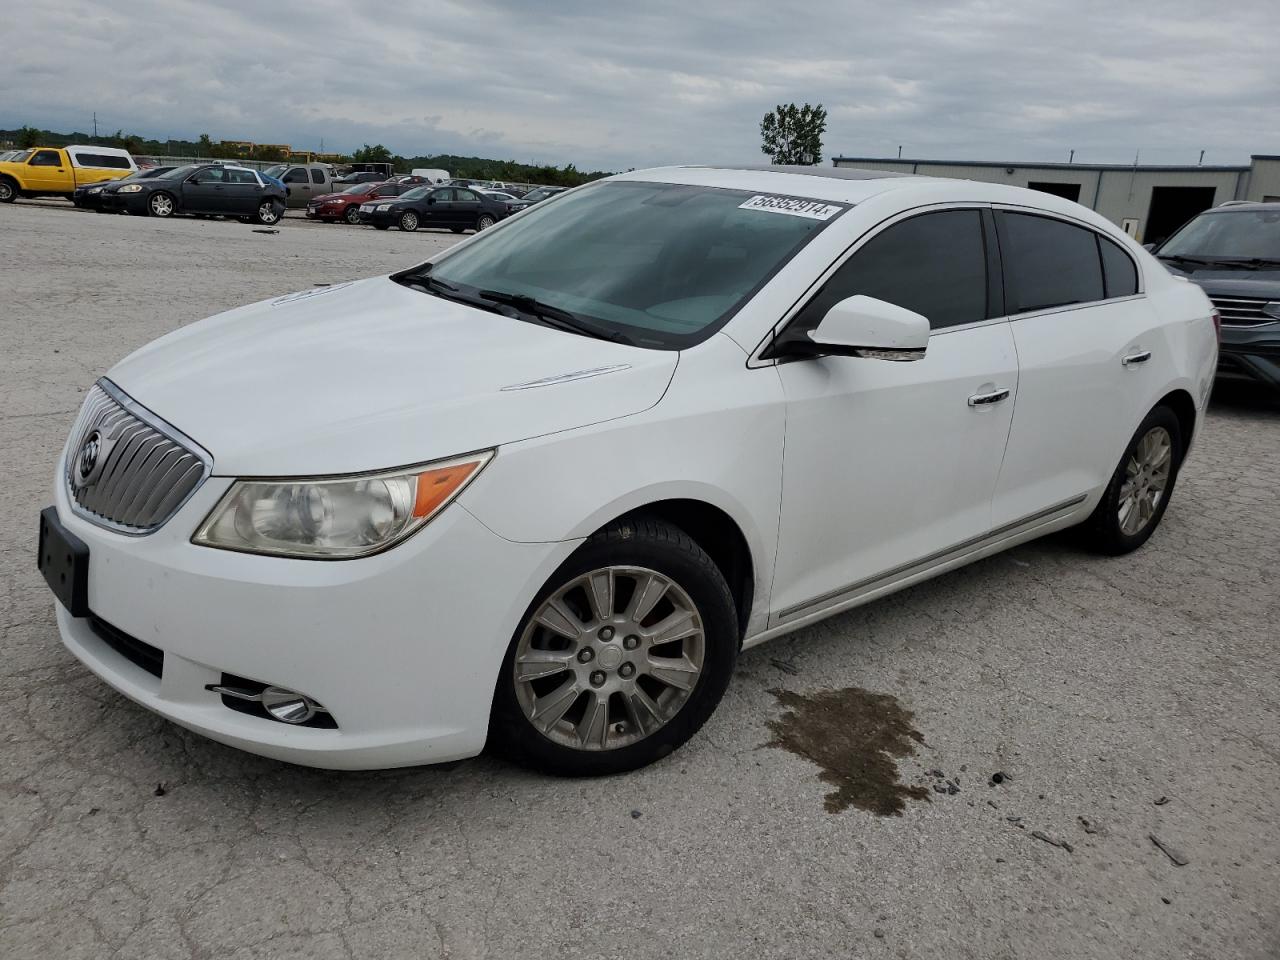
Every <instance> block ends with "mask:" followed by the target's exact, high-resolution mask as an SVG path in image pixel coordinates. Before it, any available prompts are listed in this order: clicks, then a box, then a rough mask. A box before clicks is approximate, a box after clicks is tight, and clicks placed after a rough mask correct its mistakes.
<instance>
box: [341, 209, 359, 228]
mask: <svg viewBox="0 0 1280 960" xmlns="http://www.w3.org/2000/svg"><path fill="white" fill-rule="evenodd" d="M342 219H344V220H346V221H347V223H349V224H351V226H353V227H358V226H360V211H359V209H357V208H356V207H347V212H346V213H345V214H343V217H342Z"/></svg>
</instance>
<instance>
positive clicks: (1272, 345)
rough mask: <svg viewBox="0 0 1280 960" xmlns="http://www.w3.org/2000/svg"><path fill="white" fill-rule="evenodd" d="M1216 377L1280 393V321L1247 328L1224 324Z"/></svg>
mask: <svg viewBox="0 0 1280 960" xmlns="http://www.w3.org/2000/svg"><path fill="white" fill-rule="evenodd" d="M1218 378H1219V379H1223V380H1251V381H1254V382H1255V383H1263V384H1266V385H1267V386H1269V387H1272V388H1273V389H1278V390H1280V321H1277V322H1275V323H1264V324H1257V325H1255V326H1247V327H1246V326H1231V325H1228V324H1224V325H1223V327H1222V339H1221V342H1220V344H1219V347H1218Z"/></svg>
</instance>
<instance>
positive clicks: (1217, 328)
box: [1209, 309, 1222, 340]
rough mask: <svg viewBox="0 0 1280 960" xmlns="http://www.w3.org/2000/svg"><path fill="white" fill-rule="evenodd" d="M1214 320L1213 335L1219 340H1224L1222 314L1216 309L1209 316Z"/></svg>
mask: <svg viewBox="0 0 1280 960" xmlns="http://www.w3.org/2000/svg"><path fill="white" fill-rule="evenodd" d="M1209 316H1211V317H1212V318H1213V333H1214V336H1216V337H1217V338H1218V339H1219V340H1221V339H1222V314H1220V313H1219V312H1218V311H1217V310H1216V309H1215V310H1214V311H1213V312H1212V313H1210V314H1209Z"/></svg>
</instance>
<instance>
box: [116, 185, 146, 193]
mask: <svg viewBox="0 0 1280 960" xmlns="http://www.w3.org/2000/svg"><path fill="white" fill-rule="evenodd" d="M120 192H121V193H141V192H142V184H140V183H129V184H125V185H124V186H123V187H121V188H120Z"/></svg>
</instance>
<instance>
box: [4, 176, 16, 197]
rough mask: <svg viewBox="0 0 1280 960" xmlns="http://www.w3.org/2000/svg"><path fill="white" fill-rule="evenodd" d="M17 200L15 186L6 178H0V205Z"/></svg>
mask: <svg viewBox="0 0 1280 960" xmlns="http://www.w3.org/2000/svg"><path fill="white" fill-rule="evenodd" d="M17 199H18V187H17V185H16V184H14V182H13V181H12V180H10V179H8V178H7V177H0V203H13V201H15V200H17Z"/></svg>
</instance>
